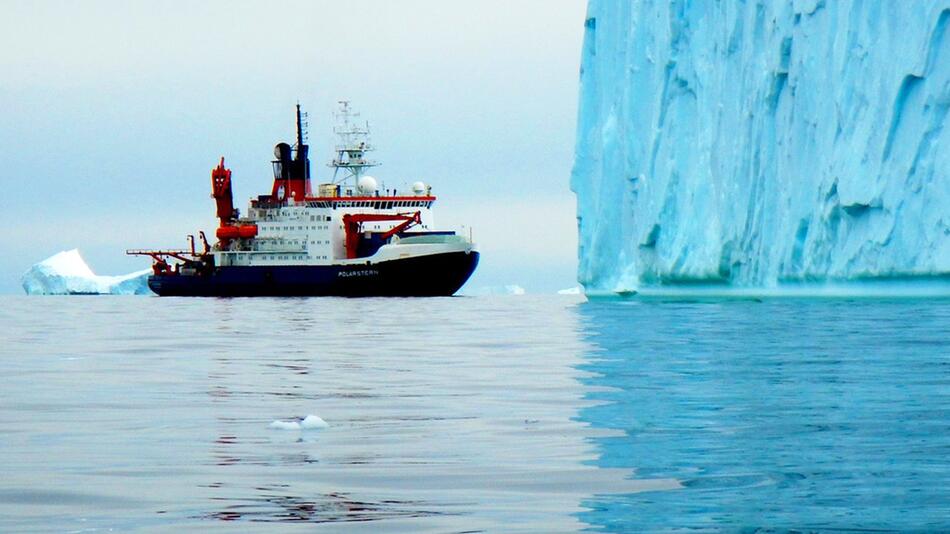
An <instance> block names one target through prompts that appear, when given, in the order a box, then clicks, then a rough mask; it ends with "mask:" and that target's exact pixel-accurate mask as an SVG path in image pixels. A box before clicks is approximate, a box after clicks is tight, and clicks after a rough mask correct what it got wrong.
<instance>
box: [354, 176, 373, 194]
mask: <svg viewBox="0 0 950 534" xmlns="http://www.w3.org/2000/svg"><path fill="white" fill-rule="evenodd" d="M356 187H357V189H359V190H360V193H361V194H364V195H370V194H373V193H375V192H376V188H377V187H378V185H377V184H376V178H373V177H372V176H363V177H362V178H360V181H359V182H358V183H357V184H356Z"/></svg>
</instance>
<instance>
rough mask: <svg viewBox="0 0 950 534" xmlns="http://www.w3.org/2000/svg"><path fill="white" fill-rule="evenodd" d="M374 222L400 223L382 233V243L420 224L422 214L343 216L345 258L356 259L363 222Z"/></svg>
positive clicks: (356, 214) (358, 214)
mask: <svg viewBox="0 0 950 534" xmlns="http://www.w3.org/2000/svg"><path fill="white" fill-rule="evenodd" d="M375 221H402V223H400V224H397V225H396V226H394V227H392V229H390V230H389V231H387V232H385V233H383V235H382V238H383V241H386V240H387V239H389V238H390V237H392V236H394V235H396V234H398V233H399V232H402V231H404V230H407V229H409V228H411V227H412V226H414V225H417V224H422V213H421V212H418V211H417V212H415V213H411V214H409V213H397V214H392V215H390V214H377V213H349V214H347V215H344V216H343V228H344V230H345V232H346V238H345V241H344V245H343V246H344V248H345V249H346V257H347V258H355V257H356V249H357V248H358V247H359V244H360V233H361V232H362V231H363V223H364V222H375Z"/></svg>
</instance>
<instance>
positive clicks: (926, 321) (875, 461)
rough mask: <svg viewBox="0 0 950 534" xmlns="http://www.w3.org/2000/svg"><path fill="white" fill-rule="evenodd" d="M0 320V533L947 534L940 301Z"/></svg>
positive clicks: (0, 316) (562, 301)
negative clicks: (296, 424) (838, 533)
mask: <svg viewBox="0 0 950 534" xmlns="http://www.w3.org/2000/svg"><path fill="white" fill-rule="evenodd" d="M0 304H2V305H0V531H2V532H19V531H36V532H46V531H62V532H97V531H108V530H115V531H128V530H138V531H169V530H185V531H197V530H199V529H200V530H225V529H226V530H230V531H240V532H253V531H260V532H272V531H275V530H294V531H296V530H300V531H308V532H310V531H314V530H317V531H333V532H337V531H345V532H350V531H353V532H380V531H386V532H426V531H432V532H473V531H492V532H494V531H503V532H518V531H523V532H561V531H577V530H585V529H586V530H592V531H623V532H629V531H657V530H661V531H683V530H690V531H693V530H700V531H703V530H709V531H717V530H725V531H735V530H747V531H750V530H755V529H756V528H763V529H764V530H766V531H784V530H788V529H791V530H799V531H812V530H819V531H821V530H852V529H853V530H885V531H886V530H900V531H907V530H922V531H939V530H943V531H947V530H950V301H946V300H929V301H928V300H891V301H887V300H766V301H764V302H756V301H752V300H728V301H718V302H686V301H669V302H663V301H638V302H584V301H583V300H582V299H579V298H576V297H553V296H552V297H531V296H527V297H470V298H465V297H462V298H444V299H416V300H412V299H326V298H325V299H172V298H168V299H160V298H149V297H3V298H0ZM309 414H314V415H317V416H319V417H322V418H323V419H324V420H326V421H327V422H328V423H329V427H328V428H324V429H312V430H278V429H274V428H271V427H270V426H269V425H270V424H271V423H272V422H273V421H276V420H283V421H291V420H295V419H299V418H302V417H305V416H307V415H309Z"/></svg>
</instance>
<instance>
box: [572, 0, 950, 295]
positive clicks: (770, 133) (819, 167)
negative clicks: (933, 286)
mask: <svg viewBox="0 0 950 534" xmlns="http://www.w3.org/2000/svg"><path fill="white" fill-rule="evenodd" d="M948 26H950V0H913V1H893V2H890V1H876V0H871V1H858V0H855V1H847V0H836V1H831V0H829V1H823V0H805V1H794V2H792V1H788V2H785V1H782V2H778V1H740V0H723V1H720V2H712V1H709V2H689V1H675V0H673V1H670V0H662V1H655V2H650V1H625V0H617V1H601V0H591V1H590V4H589V6H588V18H587V21H586V35H585V40H584V48H583V57H582V65H581V87H580V107H579V120H578V136H577V147H576V156H575V158H576V159H575V166H574V172H573V176H572V178H571V187H572V189H573V190H574V191H575V193H576V194H577V204H578V227H579V233H580V235H579V238H580V250H579V260H580V261H579V272H578V277H579V281H580V282H581V283H582V284H584V286H585V288H586V289H587V291H588V292H589V293H597V292H614V291H621V292H622V291H629V290H637V289H642V288H646V287H657V286H666V285H678V284H687V283H688V284H696V283H711V284H728V285H730V286H739V287H753V288H756V287H762V288H769V287H777V286H782V285H785V284H795V283H801V282H824V281H835V280H855V279H884V278H887V279H894V278H907V277H924V278H927V277H935V276H936V277H939V276H945V275H947V274H948V273H950V202H948V201H950V129H948V128H944V125H945V123H946V122H947V111H948V109H950V27H948Z"/></svg>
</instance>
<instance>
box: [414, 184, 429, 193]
mask: <svg viewBox="0 0 950 534" xmlns="http://www.w3.org/2000/svg"><path fill="white" fill-rule="evenodd" d="M412 192H413V193H415V194H417V195H421V194H423V193H425V192H426V184H425V183H424V182H415V183H413V184H412Z"/></svg>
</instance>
